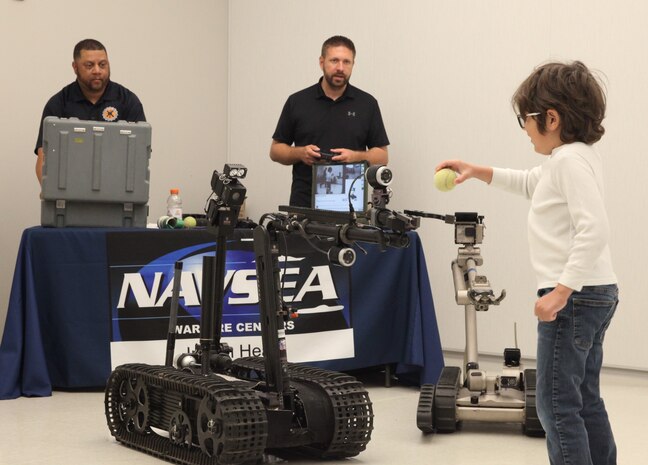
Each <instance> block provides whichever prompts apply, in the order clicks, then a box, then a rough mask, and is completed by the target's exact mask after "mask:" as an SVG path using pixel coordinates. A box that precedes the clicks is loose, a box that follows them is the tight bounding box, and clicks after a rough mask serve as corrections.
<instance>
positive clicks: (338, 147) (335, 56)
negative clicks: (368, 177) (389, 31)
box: [270, 36, 389, 207]
mask: <svg viewBox="0 0 648 465" xmlns="http://www.w3.org/2000/svg"><path fill="white" fill-rule="evenodd" d="M319 63H320V68H321V69H322V73H323V76H322V77H321V78H320V80H319V82H318V83H317V84H315V85H313V86H310V87H308V88H306V89H303V90H301V91H299V92H297V93H295V94H292V95H291V96H290V97H288V100H287V101H286V103H285V105H284V107H283V110H282V112H281V116H280V118H279V122H278V123H277V128H276V130H275V132H274V134H273V136H272V139H273V140H272V145H271V147H270V158H271V159H272V160H273V161H276V162H278V163H281V164H283V165H293V181H292V187H291V193H290V205H291V206H298V207H310V206H311V183H312V168H311V167H312V165H313V164H314V163H318V162H324V161H328V162H330V161H332V162H339V163H353V162H359V161H363V160H366V161H368V162H369V164H372V165H373V164H386V163H387V159H388V155H387V146H388V145H389V139H388V138H387V133H386V131H385V126H384V124H383V120H382V116H381V114H380V108H379V107H378V102H377V101H376V99H375V98H374V97H372V96H371V95H370V94H368V93H366V92H364V91H362V90H360V89H358V88H357V87H354V86H352V85H351V84H349V79H350V78H351V73H352V71H353V65H354V63H355V46H354V44H353V42H352V41H351V40H350V39H348V38H346V37H343V36H333V37H331V38H329V39H327V40H326V41H325V42H324V44H323V45H322V54H321V56H320V58H319Z"/></svg>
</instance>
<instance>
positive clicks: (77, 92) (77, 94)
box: [71, 80, 118, 105]
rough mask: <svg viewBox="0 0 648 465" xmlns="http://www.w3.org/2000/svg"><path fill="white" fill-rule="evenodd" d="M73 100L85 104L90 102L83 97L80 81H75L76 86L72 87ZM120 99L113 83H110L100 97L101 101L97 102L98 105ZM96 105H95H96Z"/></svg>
mask: <svg viewBox="0 0 648 465" xmlns="http://www.w3.org/2000/svg"><path fill="white" fill-rule="evenodd" d="M71 90H72V99H71V100H73V101H75V102H85V101H88V102H89V100H88V99H87V98H86V96H85V95H83V91H82V90H81V86H80V85H79V81H74V85H73V86H72V89H71ZM117 97H118V95H117V88H116V87H115V86H113V85H112V81H110V80H109V81H108V85H107V86H106V89H105V90H104V93H103V94H102V95H101V97H99V100H97V103H96V104H99V103H100V102H103V101H105V100H115V99H116V98H117ZM96 104H95V105H96Z"/></svg>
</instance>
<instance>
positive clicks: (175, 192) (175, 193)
mask: <svg viewBox="0 0 648 465" xmlns="http://www.w3.org/2000/svg"><path fill="white" fill-rule="evenodd" d="M169 192H170V193H171V194H173V195H178V194H179V193H180V189H178V188H177V187H174V188H173V189H171V190H170V191H169Z"/></svg>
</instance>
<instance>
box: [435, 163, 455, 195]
mask: <svg viewBox="0 0 648 465" xmlns="http://www.w3.org/2000/svg"><path fill="white" fill-rule="evenodd" d="M455 179H457V173H455V172H454V171H453V170H451V169H450V168H443V169H440V170H439V171H437V172H436V173H435V174H434V186H435V187H436V188H437V189H439V190H440V191H441V192H447V191H449V190H452V189H454V187H455V183H454V181H455Z"/></svg>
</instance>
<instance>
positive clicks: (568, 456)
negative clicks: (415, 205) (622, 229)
mask: <svg viewBox="0 0 648 465" xmlns="http://www.w3.org/2000/svg"><path fill="white" fill-rule="evenodd" d="M512 103H513V106H514V108H515V109H516V110H517V111H518V115H517V118H518V123H519V124H520V127H521V128H522V129H524V130H525V131H526V133H527V135H528V136H529V138H530V139H531V143H532V144H533V146H534V149H535V151H536V152H538V153H539V154H541V155H546V156H547V159H546V160H544V162H543V163H542V164H541V165H539V166H536V167H535V168H533V169H530V170H512V169H502V168H492V167H487V166H478V165H473V164H470V163H466V162H464V161H461V160H448V161H444V162H442V163H440V164H439V165H438V166H437V168H436V170H437V171H438V170H440V169H442V168H451V169H453V170H454V171H456V172H457V173H459V175H458V176H457V179H456V180H455V184H460V183H462V182H464V181H466V180H467V179H470V178H477V179H480V180H481V181H484V182H486V183H488V184H490V185H491V186H496V187H499V188H502V189H505V190H507V191H510V192H514V193H518V194H521V195H524V196H526V197H527V198H529V199H530V200H531V208H530V211H529V215H528V241H529V249H530V254H531V263H532V265H533V268H534V270H535V273H536V277H537V284H538V299H537V300H536V303H535V315H536V316H537V318H538V320H539V322H538V349H537V359H538V360H537V387H536V389H537V391H536V396H537V397H536V402H537V409H538V416H539V417H540V421H541V423H542V426H543V428H544V429H545V431H546V433H547V449H548V452H549V460H550V462H551V464H552V465H567V464H569V465H581V464H582V465H592V464H593V465H611V464H616V445H615V442H614V437H613V435H612V429H611V427H610V423H609V421H608V415H607V412H606V410H605V405H604V404H603V400H602V399H601V397H600V392H599V376H600V371H601V363H602V358H603V349H602V344H603V338H604V335H605V331H606V329H607V327H608V325H609V324H610V320H611V319H612V316H613V315H614V312H615V310H616V307H617V303H618V288H617V284H616V283H617V278H616V275H615V273H614V270H613V268H612V261H611V258H610V250H609V246H608V240H609V224H608V219H607V214H606V212H605V205H604V200H603V167H602V162H601V156H600V155H599V153H598V152H597V151H596V149H595V148H594V147H593V146H592V144H594V143H595V142H597V141H598V140H599V139H600V138H601V137H602V136H603V133H604V132H605V130H604V128H603V126H601V122H602V121H603V118H604V116H605V103H606V102H605V94H604V92H603V89H602V87H601V85H600V84H599V82H598V81H597V79H596V78H595V77H594V76H593V75H592V73H591V72H590V71H589V70H588V69H587V67H586V66H585V65H584V64H583V63H581V62H579V61H576V62H573V63H569V64H564V63H549V64H546V65H543V66H540V67H538V68H537V69H536V70H535V71H534V72H533V73H531V75H530V76H529V77H528V78H527V79H526V80H525V81H524V82H523V83H522V84H521V85H520V87H519V88H518V89H517V91H516V92H515V94H514V95H513V98H512Z"/></svg>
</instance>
